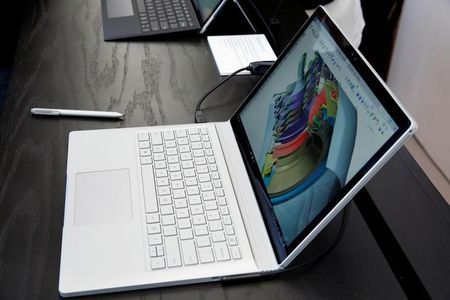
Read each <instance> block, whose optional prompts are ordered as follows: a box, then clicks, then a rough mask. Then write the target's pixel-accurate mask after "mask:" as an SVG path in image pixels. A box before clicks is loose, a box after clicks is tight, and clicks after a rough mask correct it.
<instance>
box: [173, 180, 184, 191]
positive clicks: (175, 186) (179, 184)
mask: <svg viewBox="0 0 450 300" xmlns="http://www.w3.org/2000/svg"><path fill="white" fill-rule="evenodd" d="M182 188H184V182H183V180H174V181H172V189H174V190H179V189H182Z"/></svg>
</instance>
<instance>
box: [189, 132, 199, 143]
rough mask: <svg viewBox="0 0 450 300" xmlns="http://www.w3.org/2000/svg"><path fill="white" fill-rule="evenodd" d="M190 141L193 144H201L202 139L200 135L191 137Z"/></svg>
mask: <svg viewBox="0 0 450 300" xmlns="http://www.w3.org/2000/svg"><path fill="white" fill-rule="evenodd" d="M189 139H190V140H191V142H192V143H194V142H200V141H201V140H202V138H201V137H200V136H199V135H198V134H194V135H191V136H189Z"/></svg>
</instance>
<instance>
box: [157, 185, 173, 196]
mask: <svg viewBox="0 0 450 300" xmlns="http://www.w3.org/2000/svg"><path fill="white" fill-rule="evenodd" d="M158 195H159V196H164V195H170V188H169V187H168V186H161V187H158Z"/></svg>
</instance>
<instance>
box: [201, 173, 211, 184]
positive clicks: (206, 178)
mask: <svg viewBox="0 0 450 300" xmlns="http://www.w3.org/2000/svg"><path fill="white" fill-rule="evenodd" d="M198 181H200V182H208V181H211V177H210V176H209V174H208V173H206V174H198Z"/></svg>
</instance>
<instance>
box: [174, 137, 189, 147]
mask: <svg viewBox="0 0 450 300" xmlns="http://www.w3.org/2000/svg"><path fill="white" fill-rule="evenodd" d="M177 142H178V145H180V146H182V145H188V144H189V140H188V139H187V138H179V139H178V140H177Z"/></svg>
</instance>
